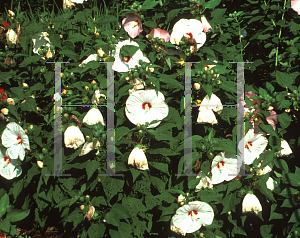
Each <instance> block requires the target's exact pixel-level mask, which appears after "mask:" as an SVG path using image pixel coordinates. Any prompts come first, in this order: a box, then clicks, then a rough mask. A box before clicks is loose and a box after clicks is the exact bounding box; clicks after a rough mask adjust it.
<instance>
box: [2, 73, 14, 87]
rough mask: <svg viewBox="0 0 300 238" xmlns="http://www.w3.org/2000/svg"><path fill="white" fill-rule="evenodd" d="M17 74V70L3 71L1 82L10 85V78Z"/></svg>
mask: <svg viewBox="0 0 300 238" xmlns="http://www.w3.org/2000/svg"><path fill="white" fill-rule="evenodd" d="M15 75H16V71H14V70H11V71H9V72H1V77H0V83H7V84H8V85H10V81H9V80H10V79H11V78H12V77H13V76H15Z"/></svg>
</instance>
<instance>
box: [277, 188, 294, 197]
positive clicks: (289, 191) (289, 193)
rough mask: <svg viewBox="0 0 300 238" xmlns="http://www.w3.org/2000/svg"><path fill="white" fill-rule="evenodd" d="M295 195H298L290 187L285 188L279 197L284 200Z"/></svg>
mask: <svg viewBox="0 0 300 238" xmlns="http://www.w3.org/2000/svg"><path fill="white" fill-rule="evenodd" d="M296 194H298V190H297V189H294V188H291V187H288V188H285V189H283V190H282V192H281V193H279V195H280V196H283V197H285V198H292V197H293V196H294V195H296Z"/></svg>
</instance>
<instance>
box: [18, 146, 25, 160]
mask: <svg viewBox="0 0 300 238" xmlns="http://www.w3.org/2000/svg"><path fill="white" fill-rule="evenodd" d="M24 158H25V148H24V146H23V145H21V146H20V150H19V159H20V160H21V161H23V160H24Z"/></svg>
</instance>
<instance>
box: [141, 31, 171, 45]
mask: <svg viewBox="0 0 300 238" xmlns="http://www.w3.org/2000/svg"><path fill="white" fill-rule="evenodd" d="M149 35H151V36H152V37H153V38H156V37H158V38H159V39H164V40H165V42H169V41H170V34H169V32H167V31H166V30H162V29H160V28H154V29H152V28H151V31H150V33H149V34H148V35H146V37H147V38H148V36H149ZM150 41H151V40H150Z"/></svg>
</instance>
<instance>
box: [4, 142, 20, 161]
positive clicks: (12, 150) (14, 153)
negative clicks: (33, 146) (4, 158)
mask: <svg viewBox="0 0 300 238" xmlns="http://www.w3.org/2000/svg"><path fill="white" fill-rule="evenodd" d="M20 149H21V145H20V144H14V145H12V146H10V147H9V148H8V149H7V155H8V156H9V157H10V158H11V159H17V158H18V156H19V152H20Z"/></svg>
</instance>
